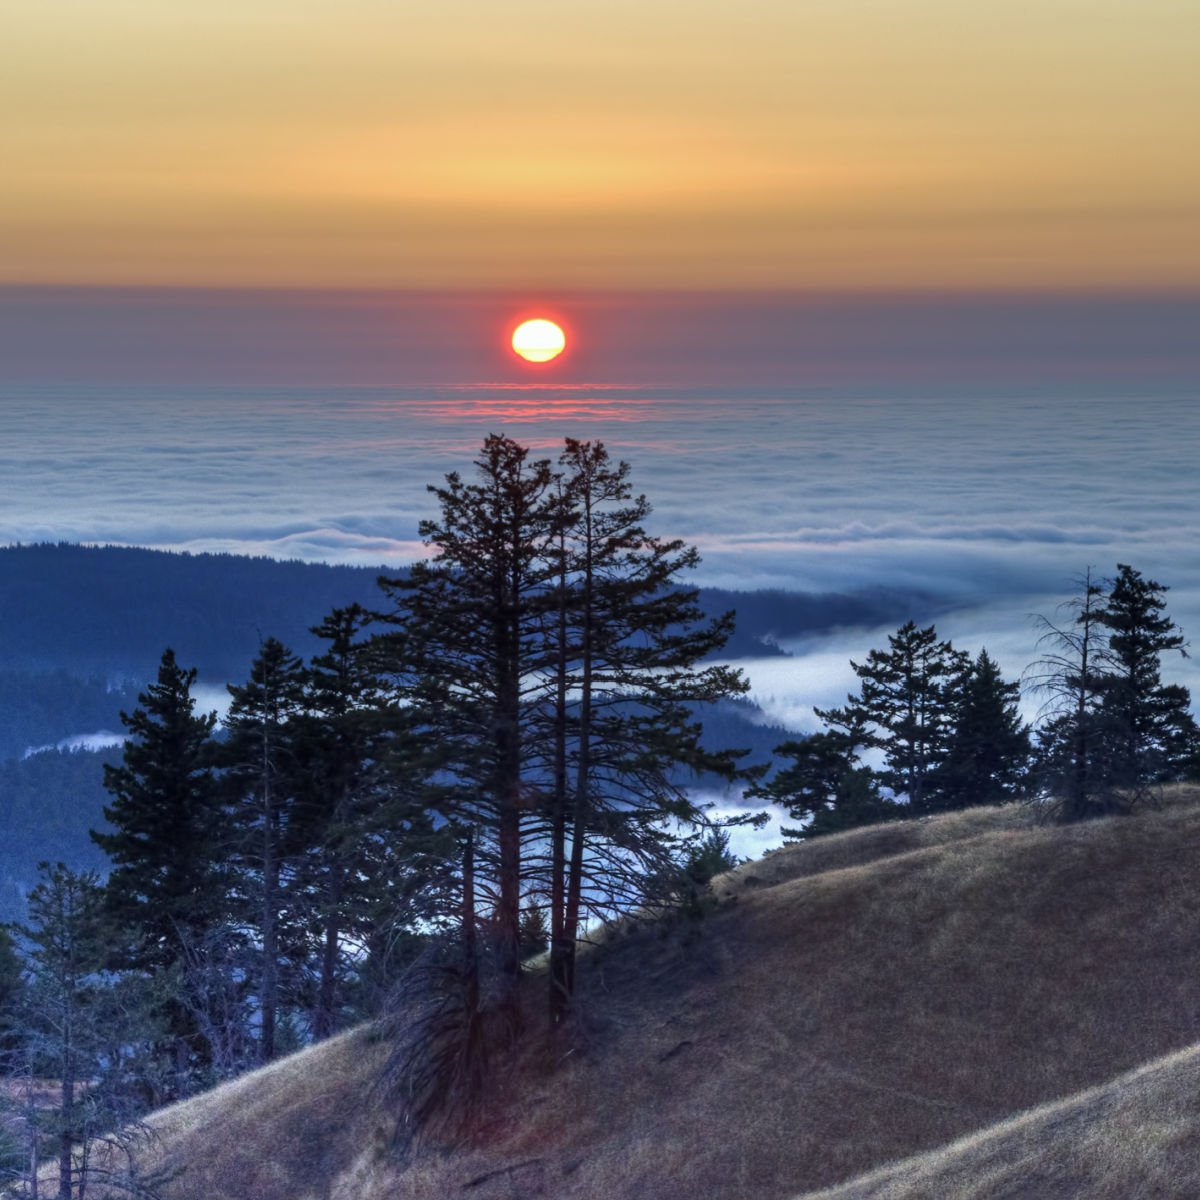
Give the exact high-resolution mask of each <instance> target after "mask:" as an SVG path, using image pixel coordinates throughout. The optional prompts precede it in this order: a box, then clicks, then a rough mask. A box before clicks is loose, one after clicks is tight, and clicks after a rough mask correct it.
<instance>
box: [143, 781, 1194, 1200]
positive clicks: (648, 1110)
mask: <svg viewBox="0 0 1200 1200" xmlns="http://www.w3.org/2000/svg"><path fill="white" fill-rule="evenodd" d="M1198 800H1200V793H1198V792H1197V791H1196V790H1194V789H1193V790H1191V791H1187V792H1184V791H1181V792H1179V793H1177V794H1176V795H1175V796H1174V797H1173V799H1172V803H1170V804H1168V805H1166V806H1164V807H1163V808H1162V809H1160V810H1157V811H1147V812H1144V813H1142V814H1140V815H1138V816H1136V817H1132V818H1117V819H1112V820H1108V821H1104V822H1096V823H1092V824H1088V825H1082V826H1077V827H1070V828H1058V827H1054V826H1048V825H1036V824H1034V823H1033V821H1032V818H1031V815H1030V814H1029V813H1028V812H1025V811H1022V810H1019V809H1006V810H978V811H974V812H966V813H959V814H953V815H951V816H948V817H944V818H937V819H931V820H926V821H921V822H914V823H911V824H905V825H896V826H888V827H883V828H876V829H868V830H861V831H858V832H855V833H851V834H846V835H842V836H840V837H837V838H829V839H826V840H822V841H818V842H815V843H813V844H811V845H807V846H801V847H796V848H793V849H788V850H785V851H781V852H778V853H776V854H773V855H769V856H768V857H767V858H766V859H764V860H762V861H761V862H760V863H757V864H751V865H750V866H748V867H744V868H741V869H739V870H738V871H736V872H733V873H731V875H730V876H727V877H725V878H724V879H722V880H721V881H719V884H718V888H717V892H718V896H719V897H720V899H719V902H718V905H717V908H716V910H715V911H714V912H713V913H712V914H710V915H709V916H707V917H706V918H704V919H703V920H699V921H693V922H690V923H689V922H686V921H678V922H664V923H661V924H657V925H654V924H641V925H640V926H637V927H633V928H629V929H626V930H624V931H623V932H621V933H620V934H618V935H617V936H615V937H613V938H611V939H609V940H608V941H607V942H606V943H605V944H603V945H601V946H598V947H596V948H594V950H593V952H592V953H590V954H588V955H587V956H586V963H585V966H584V969H583V971H582V983H581V997H580V1000H581V1009H582V1018H581V1021H580V1026H579V1028H578V1030H577V1031H576V1033H575V1036H574V1041H573V1043H571V1044H562V1045H557V1046H555V1047H554V1049H553V1052H552V1053H547V1052H545V1051H544V1050H543V1049H538V1050H536V1051H535V1050H534V1049H532V1048H531V1049H529V1050H527V1051H526V1052H525V1055H524V1057H523V1058H522V1059H520V1060H518V1061H514V1062H513V1063H511V1064H509V1065H508V1066H507V1068H506V1069H505V1070H504V1071H503V1072H502V1074H501V1078H500V1083H499V1084H498V1086H497V1091H496V1094H495V1096H494V1097H493V1098H492V1101H491V1112H492V1113H493V1114H494V1120H493V1121H492V1123H491V1125H490V1126H489V1128H488V1129H487V1130H486V1131H485V1134H484V1135H483V1136H482V1137H481V1138H480V1139H479V1141H478V1143H477V1144H475V1145H473V1146H470V1147H462V1148H459V1149H458V1150H457V1151H455V1152H453V1153H448V1154H439V1153H435V1152H433V1151H427V1152H425V1153H423V1154H419V1155H418V1156H417V1157H416V1158H415V1159H414V1160H412V1161H411V1162H409V1163H398V1162H396V1161H394V1160H392V1159H389V1158H388V1157H387V1156H386V1155H385V1154H384V1153H382V1151H381V1146H382V1144H383V1140H384V1138H383V1136H382V1134H383V1130H384V1127H385V1125H386V1114H381V1113H379V1112H377V1111H372V1109H371V1106H370V1105H369V1104H368V1103H367V1098H368V1092H369V1087H370V1082H371V1080H372V1078H373V1075H374V1072H375V1070H376V1069H377V1064H378V1061H379V1049H380V1048H379V1047H378V1046H375V1045H373V1044H372V1043H371V1040H370V1037H369V1036H368V1035H367V1034H366V1033H365V1032H359V1033H356V1034H352V1035H350V1036H348V1037H346V1038H342V1039H339V1040H337V1041H335V1042H332V1043H329V1044H326V1045H323V1046H319V1047H316V1048H314V1049H312V1050H309V1051H306V1052H304V1053H302V1054H300V1055H297V1056H295V1057H294V1058H292V1059H288V1060H286V1061H285V1062H283V1063H279V1064H276V1065H275V1066H273V1067H271V1068H268V1069H267V1070H264V1071H261V1072H258V1073H256V1074H254V1075H251V1076H248V1077H247V1078H245V1079H243V1080H240V1081H238V1082H237V1083H234V1084H231V1085H229V1086H227V1087H226V1088H223V1089H220V1090H218V1091H217V1092H214V1093H212V1094H210V1095H208V1096H204V1097H199V1098H197V1099H196V1100H193V1101H190V1102H188V1103H187V1104H184V1105H181V1106H178V1107H177V1108H175V1109H171V1110H168V1111H167V1112H164V1113H163V1114H161V1115H160V1116H159V1117H158V1118H156V1122H157V1123H158V1124H159V1126H160V1128H161V1130H162V1133H163V1138H164V1143H165V1144H166V1146H167V1147H168V1151H169V1153H170V1155H171V1156H172V1158H173V1159H175V1160H176V1161H178V1162H180V1163H181V1164H183V1165H185V1166H186V1167H187V1170H186V1173H185V1174H184V1175H183V1176H182V1177H181V1179H180V1182H179V1184H178V1185H177V1190H176V1196H177V1197H178V1198H179V1200H199V1198H200V1197H204V1198H205V1200H224V1198H228V1200H306V1198H308V1197H314V1198H315V1197H321V1198H323V1200H383V1198H385V1197H386V1198H387V1200H433V1198H435V1197H436V1198H438V1200H440V1198H442V1197H447V1196H451V1195H462V1196H465V1197H468V1198H469V1200H494V1198H499V1197H533V1196H547V1197H555V1198H561V1200H573V1198H578V1200H584V1198H587V1200H592V1198H597V1197H604V1198H605V1200H626V1198H628V1200H635V1198H636V1200H684V1198H688V1200H691V1198H692V1197H695V1196H704V1197H705V1198H706V1200H735V1198H737V1200H742V1198H746V1200H749V1198H751V1197H753V1198H754V1200H760V1198H761V1200H772V1198H782V1197H794V1196H797V1195H799V1194H801V1193H804V1192H806V1191H812V1190H814V1189H818V1188H822V1187H829V1186H832V1185H834V1184H838V1183H840V1182H842V1181H845V1180H850V1179H854V1178H856V1177H858V1176H860V1175H862V1174H863V1173H864V1172H868V1171H871V1170H873V1169H876V1168H879V1167H880V1166H881V1165H882V1164H886V1163H889V1162H893V1161H896V1160H900V1159H906V1158H910V1157H911V1156H913V1155H917V1154H920V1153H922V1152H926V1151H932V1150H934V1149H935V1148H936V1147H940V1146H946V1145H948V1144H949V1143H952V1142H954V1141H955V1140H956V1139H960V1138H962V1137H964V1136H965V1135H968V1134H972V1133H975V1132H976V1131H980V1130H984V1129H986V1128H987V1127H989V1126H994V1125H997V1124H998V1123H1000V1122H1004V1121H1006V1120H1008V1119H1009V1118H1011V1117H1013V1116H1014V1115H1015V1114H1018V1113H1021V1112H1023V1111H1025V1110H1028V1109H1031V1108H1033V1107H1034V1106H1037V1105H1041V1104H1045V1103H1047V1102H1049V1101H1053V1100H1056V1099H1059V1098H1061V1097H1064V1096H1070V1095H1072V1094H1074V1093H1079V1092H1082V1091H1083V1090H1085V1089H1088V1088H1096V1087H1097V1086H1098V1085H1102V1084H1104V1083H1105V1082H1106V1081H1108V1080H1111V1079H1113V1078H1114V1077H1115V1076H1118V1075H1121V1074H1122V1073H1124V1072H1128V1071H1130V1070H1132V1069H1134V1068H1136V1067H1138V1066H1139V1065H1141V1064H1143V1063H1147V1062H1149V1061H1151V1060H1153V1059H1156V1058H1159V1057H1161V1056H1163V1055H1165V1054H1169V1053H1171V1052H1173V1051H1177V1050H1180V1049H1181V1048H1183V1047H1187V1046H1190V1045H1191V1044H1192V1043H1194V1042H1200V1006H1198V1005H1197V1004H1196V1003H1195V994H1196V993H1195V985H1194V980H1195V979H1197V978H1200V872H1197V870H1196V863H1197V862H1198V861H1200V805H1198V804H1197V801H1198ZM539 1007H540V1006H539ZM530 1020H531V1024H532V1026H533V1029H532V1031H531V1032H532V1036H531V1037H530V1038H529V1039H527V1043H526V1044H527V1045H528V1046H530V1047H543V1046H544V1045H545V1039H542V1038H539V1037H538V1034H537V1029H538V1020H539V1014H538V1012H536V1011H535V1012H533V1013H531V1017H530ZM1118 1090H1119V1089H1118ZM1132 1112H1133V1110H1131V1113H1132ZM1037 1115H1038V1114H1034V1116H1033V1118H1027V1119H1036V1118H1037ZM1129 1120H1130V1121H1131V1122H1132V1125H1131V1126H1130V1128H1131V1129H1132V1130H1134V1131H1135V1132H1131V1133H1130V1134H1129V1139H1132V1140H1136V1136H1139V1135H1138V1134H1137V1133H1136V1130H1137V1129H1138V1128H1139V1127H1138V1125H1137V1119H1136V1114H1134V1115H1131V1116H1130V1117H1129ZM1193 1127H1194V1125H1188V1126H1187V1136H1188V1137H1190V1136H1191V1133H1190V1130H1191V1129H1192V1128H1193ZM1147 1136H1150V1137H1155V1136H1158V1135H1157V1134H1154V1133H1149V1134H1148V1135H1147ZM1182 1139H1183V1134H1180V1137H1179V1139H1177V1140H1182ZM1014 1152H1015V1151H1014ZM946 1153H947V1154H949V1153H950V1151H947V1152H946ZM1131 1153H1132V1152H1131ZM1135 1157H1136V1155H1135V1156H1134V1157H1131V1158H1130V1161H1131V1162H1134V1161H1135ZM1131 1169H1133V1168H1131ZM1194 1178H1195V1184H1196V1186H1195V1188H1194V1189H1192V1194H1196V1195H1200V1173H1198V1174H1197V1175H1196V1176H1195V1177H1194ZM856 1186H857V1185H856ZM889 1186H890V1185H889ZM862 1194H863V1195H864V1196H867V1195H872V1196H873V1195H876V1194H878V1195H892V1194H895V1195H911V1196H913V1197H917V1196H938V1197H941V1196H942V1195H946V1196H951V1195H959V1194H961V1195H962V1196H967V1195H971V1196H975V1195H980V1196H981V1195H993V1194H995V1195H1029V1196H1052V1195H1058V1194H1060V1193H1057V1192H1053V1191H1050V1192H1039V1191H1037V1190H1034V1191H1028V1190H1027V1191H1025V1192H1020V1191H1018V1192H1008V1193H1005V1192H1002V1191H998V1192H994V1193H993V1192H989V1191H976V1192H967V1191H963V1192H961V1193H953V1192H946V1193H943V1192H941V1191H940V1190H938V1189H935V1190H933V1191H928V1190H920V1189H918V1190H916V1191H909V1192H895V1193H892V1192H879V1193H872V1192H864V1193H862ZM1061 1194H1062V1195H1073V1194H1076V1193H1072V1192H1068V1191H1064V1192H1062V1193H1061ZM1079 1194H1083V1193H1079ZM1113 1194H1114V1195H1115V1194H1116V1193H1113ZM1123 1194H1125V1195H1137V1194H1138V1193H1137V1192H1136V1191H1133V1192H1126V1193H1123ZM1147 1194H1150V1193H1147ZM1154 1194H1160V1195H1165V1194H1188V1193H1187V1192H1185V1193H1165V1192H1158V1193H1154ZM846 1195H847V1196H850V1195H857V1193H853V1192H847V1193H846Z"/></svg>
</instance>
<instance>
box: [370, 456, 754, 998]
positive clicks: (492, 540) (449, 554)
mask: <svg viewBox="0 0 1200 1200" xmlns="http://www.w3.org/2000/svg"><path fill="white" fill-rule="evenodd" d="M476 465H477V467H478V469H479V475H478V480H479V481H478V482H476V483H472V484H467V483H464V482H463V481H462V479H461V478H460V477H459V476H458V475H457V474H452V475H450V476H448V477H447V486H446V487H444V488H437V489H432V490H433V491H434V492H435V494H436V496H437V498H438V500H439V503H440V506H441V515H440V517H439V519H438V520H436V521H428V522H425V523H424V524H423V526H422V535H423V536H424V537H425V538H426V540H427V541H428V542H429V543H430V545H431V546H432V547H433V548H434V549H435V551H436V554H435V556H434V557H433V558H432V559H429V560H426V561H424V562H421V563H417V564H416V565H415V566H414V567H413V568H412V571H411V573H410V575H409V576H408V577H407V578H400V579H385V580H382V581H381V583H382V585H383V587H384V590H385V592H386V593H387V594H388V595H389V596H390V597H391V598H392V599H393V601H394V602H395V605H396V607H395V609H394V611H393V612H391V613H389V614H386V615H385V616H384V617H383V618H382V619H385V620H387V621H389V622H390V623H391V624H392V626H393V632H391V633H389V634H388V635H387V636H386V637H385V638H381V639H380V642H379V654H380V659H381V661H382V662H386V663H387V664H388V669H389V672H390V673H391V674H392V675H393V676H394V677H395V678H396V680H397V696H398V698H399V699H400V701H401V703H402V705H403V706H404V707H405V709H406V710H407V711H408V712H410V713H412V714H414V715H415V717H416V719H418V720H419V721H420V722H422V723H423V737H424V740H425V741H426V743H428V744H430V745H433V746H436V747H439V748H440V752H441V755H442V757H441V760H440V761H439V762H438V763H437V764H436V766H437V772H436V773H437V775H438V777H439V778H440V779H441V780H442V784H441V786H440V790H439V792H438V798H437V799H436V801H435V803H436V805H437V807H438V810H439V812H440V815H441V818H442V820H443V821H444V826H443V828H447V829H453V830H455V831H456V836H457V837H458V839H459V845H460V847H461V857H460V860H459V863H460V869H459V870H458V872H457V877H456V878H457V882H458V884H459V893H458V895H459V896H460V897H461V898H463V899H462V907H463V908H465V910H466V911H465V912H464V913H463V915H462V920H461V926H460V928H461V931H462V935H463V938H464V940H465V941H468V940H469V941H470V943H471V945H472V946H475V944H476V943H475V941H474V939H475V936H476V926H477V925H478V924H479V921H480V918H481V917H482V916H483V915H484V914H485V913H486V914H487V915H488V917H489V918H490V926H491V930H492V932H493V933H494V936H495V939H496V945H497V948H498V949H497V955H496V957H497V963H498V975H499V980H500V982H499V989H498V990H499V994H500V996H499V1001H500V1007H501V1008H505V1007H507V1008H508V1009H509V1010H510V1011H511V1009H512V1007H513V1002H514V999H513V998H514V994H515V987H516V982H517V978H518V972H519V967H520V911H521V903H522V899H523V897H524V898H528V899H533V900H535V901H537V902H541V903H544V904H546V906H547V908H548V910H549V916H550V932H551V964H550V978H551V989H550V990H551V998H550V1004H551V1008H552V1011H553V1013H554V1014H555V1016H556V1018H557V1017H559V1016H561V1015H562V1013H563V1011H564V1010H565V1007H566V1004H567V1001H568V999H569V996H570V994H571V991H572V988H573V978H574V964H575V946H576V941H577V938H578V935H579V932H580V931H581V929H582V926H583V923H584V922H585V920H586V919H587V917H588V915H590V913H591V912H593V911H596V910H598V909H600V908H603V909H604V911H608V912H611V911H613V910H614V909H619V908H621V907H624V906H628V905H631V904H636V903H637V901H638V900H640V899H644V898H645V897H646V895H647V890H648V885H649V881H650V880H651V879H654V878H657V879H660V880H663V881H668V880H673V879H674V878H675V877H676V875H677V861H676V860H677V859H678V857H679V856H680V855H682V854H683V853H684V852H685V851H686V846H687V839H686V836H684V835H682V834H680V833H678V832H677V831H676V830H677V827H678V826H682V827H683V828H685V829H686V828H688V827H692V828H695V827H697V826H703V824H704V821H703V816H702V813H701V811H700V810H699V808H698V807H697V806H696V805H695V803H694V802H693V801H692V800H691V798H690V797H689V796H688V793H687V790H686V788H685V787H684V786H683V785H682V784H681V783H680V782H679V768H680V766H683V767H688V768H693V769H696V770H701V769H703V770H713V771H718V772H721V773H724V774H725V775H726V776H729V775H731V774H732V773H733V772H734V764H733V759H732V757H731V756H729V755H728V754H717V753H710V752H708V751H706V750H704V749H703V748H702V746H701V743H700V732H701V725H700V722H699V721H698V720H697V718H696V706H697V705H702V704H704V703H706V702H708V701H712V700H716V699H719V698H723V697H726V696H730V695H735V694H739V693H740V692H742V691H743V690H744V689H745V687H746V684H745V682H744V680H742V678H741V676H740V675H739V674H738V673H737V672H734V671H731V670H729V669H728V668H726V667H723V666H719V665H715V664H711V663H708V664H705V663H704V662H703V661H702V660H704V659H705V658H706V656H708V655H710V654H711V653H713V652H714V651H715V650H717V649H718V648H719V647H720V646H721V645H722V644H723V643H724V640H725V638H726V637H727V636H728V633H729V630H730V628H731V626H732V615H731V614H730V615H726V616H725V617H723V618H721V619H720V620H718V621H715V622H709V621H706V620H705V619H704V618H703V617H702V614H701V613H700V611H699V608H698V606H697V604H696V593H695V591H694V590H689V589H686V588H682V587H680V586H679V583H678V576H679V575H680V574H681V573H682V572H684V571H686V570H688V569H690V568H691V567H692V566H694V565H695V563H696V561H697V556H696V552H695V551H694V550H692V549H689V548H687V547H685V546H684V545H683V544H682V543H681V542H678V541H661V540H659V539H655V538H652V537H650V536H649V535H648V534H647V533H646V532H645V529H644V527H643V524H642V523H643V521H644V520H645V518H646V516H647V515H648V513H649V505H648V503H647V502H646V500H645V499H644V497H638V498H636V499H635V498H634V497H633V495H632V491H631V489H630V486H629V483H628V467H627V465H625V464H623V463H622V464H613V463H612V462H611V461H610V459H609V456H608V454H607V451H606V450H605V449H604V447H603V446H602V445H599V444H594V443H580V442H574V441H570V440H568V442H567V444H566V449H565V451H564V453H563V456H562V458H561V459H560V466H561V468H562V470H561V473H560V474H558V475H556V474H555V473H554V472H553V471H552V470H551V467H550V464H549V463H548V462H545V461H539V462H533V463H531V462H529V461H528V452H527V450H526V449H525V448H523V447H521V446H519V445H517V444H516V443H515V442H512V441H511V440H510V439H507V438H502V437H489V438H488V439H487V441H486V442H485V443H484V448H483V453H482V455H481V457H480V459H479V461H478V462H477V464H476ZM477 906H478V911H477ZM447 911H449V906H448V908H447ZM456 911H462V909H461V908H457V907H456ZM471 953H475V951H474V950H472V951H471Z"/></svg>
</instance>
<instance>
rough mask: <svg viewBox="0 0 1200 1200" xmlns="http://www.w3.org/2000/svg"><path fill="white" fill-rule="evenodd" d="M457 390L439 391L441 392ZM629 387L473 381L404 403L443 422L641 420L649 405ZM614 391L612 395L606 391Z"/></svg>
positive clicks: (650, 407)
mask: <svg viewBox="0 0 1200 1200" xmlns="http://www.w3.org/2000/svg"><path fill="white" fill-rule="evenodd" d="M451 390H454V391H458V389H444V391H451ZM634 390H635V389H633V388H625V387H613V386H606V385H600V386H597V385H595V384H557V385H551V384H538V383H533V384H520V383H495V384H473V385H471V386H470V387H464V388H462V389H461V391H458V394H455V395H441V396H437V397H431V398H430V399H428V400H418V401H415V402H410V403H409V404H406V405H405V408H406V409H407V410H408V411H409V412H411V413H412V414H413V415H414V416H419V417H423V418H426V419H428V420H433V421H438V422H439V423H444V424H459V423H461V422H464V421H504V422H509V423H519V422H533V421H547V420H554V421H561V420H570V421H604V422H614V421H615V422H620V423H628V422H636V421H644V420H646V419H647V418H648V417H649V416H650V415H651V413H652V406H651V405H650V404H649V402H648V400H647V399H646V398H645V397H644V395H643V396H639V397H636V398H635V397H633V396H632V395H629V394H628V393H630V392H632V391H634ZM607 393H614V394H607Z"/></svg>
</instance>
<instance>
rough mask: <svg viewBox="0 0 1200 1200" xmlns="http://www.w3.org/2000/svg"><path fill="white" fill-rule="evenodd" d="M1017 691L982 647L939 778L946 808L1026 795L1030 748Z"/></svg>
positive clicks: (959, 699)
mask: <svg viewBox="0 0 1200 1200" xmlns="http://www.w3.org/2000/svg"><path fill="white" fill-rule="evenodd" d="M1019 694H1020V687H1019V685H1018V684H1016V683H1006V682H1005V681H1004V679H1003V678H1002V677H1001V675H1000V668H999V667H998V666H997V665H996V663H995V662H994V661H993V660H992V659H991V657H990V656H989V655H988V652H987V651H986V650H981V651H980V652H979V657H978V658H977V659H976V660H975V662H974V664H973V665H972V666H971V668H970V670H969V671H968V672H967V673H966V675H965V676H964V678H963V681H962V684H961V686H960V689H959V691H958V694H957V696H956V697H955V701H954V711H953V714H952V720H953V728H952V730H951V733H950V735H949V740H948V743H947V748H946V756H945V758H944V759H943V760H942V762H941V764H940V766H939V767H938V772H937V779H936V788H935V790H936V792H937V793H938V796H939V799H940V802H941V805H942V807H945V808H966V807H969V806H971V805H975V804H1004V803H1006V802H1008V801H1009V800H1013V799H1016V798H1017V797H1018V796H1020V795H1022V794H1023V793H1024V790H1025V787H1026V777H1027V774H1028V770H1029V759H1030V755H1031V753H1032V746H1031V743H1030V740H1029V729H1028V726H1026V725H1025V724H1024V723H1023V722H1022V720H1021V716H1020V713H1019V711H1018V708H1017V700H1018V696H1019Z"/></svg>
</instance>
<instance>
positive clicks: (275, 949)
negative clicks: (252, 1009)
mask: <svg viewBox="0 0 1200 1200" xmlns="http://www.w3.org/2000/svg"><path fill="white" fill-rule="evenodd" d="M269 771H270V763H269V761H268V751H267V747H266V741H265V739H264V742H263V907H262V956H263V959H262V986H261V988H260V992H261V995H260V996H259V1004H260V1006H261V1008H262V1038H261V1041H260V1044H259V1057H260V1059H261V1061H262V1062H264V1063H267V1062H270V1061H271V1060H272V1059H273V1058H274V1057H275V1009H276V1006H277V1003H278V999H277V996H278V991H279V931H278V903H279V859H278V857H277V855H276V853H275V848H276V844H277V826H278V820H279V818H278V814H277V812H276V811H275V804H274V797H273V796H272V794H271V780H270V775H269Z"/></svg>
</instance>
